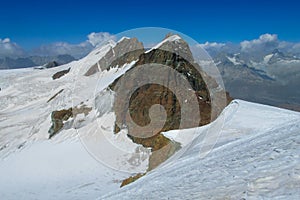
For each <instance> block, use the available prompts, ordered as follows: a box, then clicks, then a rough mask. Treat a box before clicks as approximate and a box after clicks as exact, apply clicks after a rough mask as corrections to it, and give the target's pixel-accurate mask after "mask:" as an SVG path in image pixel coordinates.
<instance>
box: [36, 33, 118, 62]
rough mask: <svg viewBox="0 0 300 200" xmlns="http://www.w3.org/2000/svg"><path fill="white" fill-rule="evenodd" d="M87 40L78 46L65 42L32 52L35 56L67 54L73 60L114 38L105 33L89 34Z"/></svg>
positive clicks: (45, 46)
mask: <svg viewBox="0 0 300 200" xmlns="http://www.w3.org/2000/svg"><path fill="white" fill-rule="evenodd" d="M87 38H88V39H87V40H86V41H84V42H81V43H79V44H70V43H67V42H56V43H52V44H48V45H43V46H40V47H39V48H37V49H34V50H33V54H35V55H43V56H46V55H47V56H55V55H62V54H69V55H71V56H73V57H75V58H80V57H82V56H84V55H86V54H88V53H89V52H90V51H91V50H93V48H95V47H96V46H98V45H101V44H103V43H104V42H106V41H108V40H110V39H115V37H114V36H113V35H111V34H109V33H107V32H100V33H95V32H93V33H90V34H89V35H87Z"/></svg>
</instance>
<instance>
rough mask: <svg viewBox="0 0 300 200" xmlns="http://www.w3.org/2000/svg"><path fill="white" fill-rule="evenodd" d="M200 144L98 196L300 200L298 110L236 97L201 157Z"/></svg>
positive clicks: (299, 116) (299, 121)
mask: <svg viewBox="0 0 300 200" xmlns="http://www.w3.org/2000/svg"><path fill="white" fill-rule="evenodd" d="M226 113H228V114H226ZM206 128H208V127H206ZM191 131H192V130H191ZM201 132H205V131H204V130H203V129H202V130H201V129H199V131H198V134H200V135H201ZM200 144H201V142H200V141H198V142H196V143H194V144H193V145H192V146H191V148H190V149H189V150H188V151H187V152H186V153H185V154H184V155H183V156H182V157H181V158H179V159H177V160H175V161H173V162H171V163H168V164H166V165H163V166H162V167H159V168H157V169H155V170H154V171H152V172H150V173H149V174H147V175H146V176H144V177H142V178H140V179H139V180H137V181H136V182H134V183H132V184H130V185H128V186H125V187H124V188H122V189H121V190H120V191H115V192H112V193H111V194H109V195H106V196H102V197H101V198H99V199H243V198H244V199H299V198H300V190H299V188H300V158H299V156H300V113H297V112H292V111H288V110H283V109H279V108H275V107H269V106H264V105H259V104H254V103H249V102H245V101H241V100H235V101H234V102H233V103H231V104H230V105H229V106H228V108H227V109H226V110H225V124H224V127H223V129H222V131H221V137H220V138H219V140H218V142H217V144H216V146H215V148H214V149H213V151H212V152H210V153H209V154H208V155H207V156H206V157H204V158H202V159H200V157H199V150H200V148H201V146H200Z"/></svg>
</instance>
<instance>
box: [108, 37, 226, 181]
mask: <svg viewBox="0 0 300 200" xmlns="http://www.w3.org/2000/svg"><path fill="white" fill-rule="evenodd" d="M170 37H174V38H175V36H170ZM177 37H178V36H177ZM144 64H162V65H164V66H168V67H170V68H172V69H174V70H176V71H177V72H179V74H181V75H183V76H184V77H185V78H186V80H187V81H188V82H189V84H190V85H191V87H192V88H193V90H194V91H191V92H190V93H189V95H190V96H192V95H196V96H197V97H199V98H197V99H198V106H199V110H201V112H200V115H201V120H200V121H199V123H198V126H201V125H205V124H207V123H209V122H211V119H212V117H213V118H214V116H212V113H211V99H210V93H209V90H208V87H207V85H206V82H205V81H204V78H203V74H204V76H207V75H206V74H205V72H203V73H199V70H197V69H199V68H200V67H199V66H198V65H197V64H195V62H194V60H193V56H192V53H191V51H190V49H189V46H188V44H187V43H186V42H185V41H183V40H182V39H180V38H179V37H178V38H177V39H176V38H175V39H172V40H170V41H168V40H167V41H166V42H165V43H163V44H161V46H159V47H157V48H154V49H151V50H149V51H147V52H145V53H142V54H141V55H140V56H139V58H138V61H137V62H136V63H135V64H134V66H133V67H132V68H131V69H129V70H128V73H126V74H125V75H124V76H127V77H126V79H122V78H119V79H117V80H116V81H115V82H114V83H112V84H111V85H110V88H111V89H112V90H114V91H115V92H118V91H119V90H118V89H119V88H117V87H118V85H125V88H133V86H135V85H139V83H138V80H147V79H148V76H149V74H139V75H136V74H134V73H130V72H134V69H137V68H139V67H141V66H143V65H144ZM198 67H199V68H198ZM159 70H160V69H158V71H156V73H157V74H160V73H161V72H160V71H159ZM136 76H139V77H138V78H137V77H136ZM165 78H166V80H167V82H168V80H175V81H174V82H173V83H172V84H174V83H175V84H177V86H178V88H180V87H179V86H180V85H181V84H182V82H181V81H182V79H179V78H178V77H177V76H175V77H165ZM207 80H208V81H209V82H210V84H212V85H214V86H215V87H217V86H218V85H217V83H216V82H215V81H214V80H213V79H212V78H210V77H206V81H207ZM120 81H123V82H120ZM175 88H176V86H175ZM176 92H180V91H176ZM125 93H126V92H125ZM129 95H130V94H128V96H127V97H125V99H130V101H129V103H128V104H129V105H128V109H129V113H130V116H131V118H132V119H133V121H134V123H135V124H138V125H139V126H142V127H144V126H146V125H148V124H149V123H150V117H149V109H150V108H151V106H152V105H155V104H160V105H161V106H163V107H164V109H165V111H166V114H167V119H166V122H165V123H164V126H163V128H162V129H158V130H152V133H153V136H151V137H145V135H143V133H142V132H140V133H139V134H140V137H139V136H137V135H135V134H132V132H130V131H132V130H129V133H128V137H129V138H130V139H131V140H132V141H133V142H135V143H137V144H141V145H143V146H144V147H147V148H151V150H152V154H151V156H150V159H149V167H148V170H152V169H154V168H155V167H157V166H158V165H159V164H161V163H162V162H164V161H165V160H166V159H168V158H169V157H170V156H172V155H173V154H174V153H175V152H176V151H177V150H178V149H179V148H180V145H179V144H178V143H176V142H174V141H171V140H170V139H168V138H166V137H165V136H163V135H162V134H161V132H164V131H169V130H173V129H179V128H180V120H181V106H180V104H179V101H178V99H177V98H176V95H175V94H174V93H173V92H172V91H171V90H170V89H168V87H167V86H166V87H165V86H162V85H159V84H147V85H143V86H141V87H139V88H138V89H137V90H136V91H135V92H134V93H133V94H132V95H131V96H129ZM189 95H187V100H188V99H189ZM116 96H118V94H116ZM228 100H230V97H228ZM123 101H124V99H118V98H116V99H115V103H114V107H115V109H114V110H117V111H121V112H117V113H116V125H115V131H116V133H117V132H118V131H119V130H120V128H121V127H131V124H126V123H128V122H126V114H127V110H125V109H122V108H120V107H119V106H122V105H123V104H122V103H123ZM223 108H224V107H222V108H221V106H220V109H223ZM190 112H193V111H192V110H190ZM155 117H157V118H158V117H159V116H155ZM192 120H193V119H191V121H192ZM117 124H119V125H120V124H121V125H120V126H118V125H117ZM191 127H194V126H187V127H181V128H191ZM134 131H135V132H139V130H134ZM138 177H140V175H138ZM129 179H130V180H131V179H132V180H135V177H131V178H129ZM129 179H128V180H125V182H128V181H129ZM124 184H125V183H123V184H122V185H124Z"/></svg>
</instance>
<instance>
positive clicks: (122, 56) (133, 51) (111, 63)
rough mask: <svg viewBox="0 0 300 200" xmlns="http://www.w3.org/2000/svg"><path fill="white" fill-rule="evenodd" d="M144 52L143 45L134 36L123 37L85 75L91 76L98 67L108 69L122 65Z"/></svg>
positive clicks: (97, 70)
mask: <svg viewBox="0 0 300 200" xmlns="http://www.w3.org/2000/svg"><path fill="white" fill-rule="evenodd" d="M143 52H144V47H143V44H142V43H141V42H139V41H138V40H137V39H136V38H131V39H129V38H123V39H122V40H121V41H120V42H119V43H118V44H117V45H116V46H115V47H113V48H111V49H110V50H109V51H108V52H107V53H106V54H105V56H104V57H102V58H101V59H100V60H99V61H98V62H97V63H96V64H95V65H93V66H92V67H91V68H89V69H88V71H87V72H86V73H85V76H91V75H93V74H95V73H97V72H99V68H100V69H101V70H102V71H103V70H109V69H110V68H112V67H116V66H123V65H124V64H125V63H130V62H132V61H134V60H137V59H138V58H139V56H140V55H141V54H142V53H143Z"/></svg>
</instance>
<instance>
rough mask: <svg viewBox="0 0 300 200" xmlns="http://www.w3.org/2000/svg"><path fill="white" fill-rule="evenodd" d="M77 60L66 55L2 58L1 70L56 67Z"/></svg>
mask: <svg viewBox="0 0 300 200" xmlns="http://www.w3.org/2000/svg"><path fill="white" fill-rule="evenodd" d="M73 60H75V58H74V57H73V56H71V55H68V54H64V55H58V56H28V57H24V58H10V57H5V58H0V69H18V68H27V67H36V66H43V65H47V66H46V67H48V68H49V67H55V66H58V65H63V64H66V63H69V62H71V61H73Z"/></svg>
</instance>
